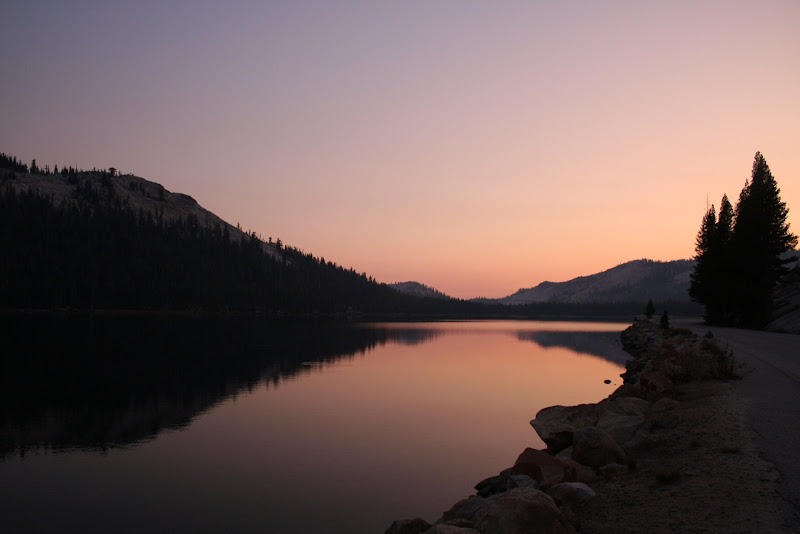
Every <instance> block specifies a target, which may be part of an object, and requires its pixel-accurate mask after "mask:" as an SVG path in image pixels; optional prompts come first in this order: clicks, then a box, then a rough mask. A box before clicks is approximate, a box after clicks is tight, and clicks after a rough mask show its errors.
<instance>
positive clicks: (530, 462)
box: [511, 447, 575, 489]
mask: <svg viewBox="0 0 800 534" xmlns="http://www.w3.org/2000/svg"><path fill="white" fill-rule="evenodd" d="M511 474H512V475H528V476H529V477H531V478H532V479H534V480H535V481H536V482H538V483H539V486H540V487H541V488H545V489H546V488H549V487H550V486H552V485H553V484H558V483H559V482H566V481H572V480H575V473H574V471H573V469H572V468H571V467H570V466H569V465H567V464H566V463H564V462H562V461H561V460H559V459H558V458H555V457H553V456H551V455H549V454H548V453H546V452H545V451H539V450H536V449H531V448H530V447H529V448H527V449H525V450H524V451H523V452H522V454H520V455H519V458H517V461H516V462H515V463H514V467H513V468H511Z"/></svg>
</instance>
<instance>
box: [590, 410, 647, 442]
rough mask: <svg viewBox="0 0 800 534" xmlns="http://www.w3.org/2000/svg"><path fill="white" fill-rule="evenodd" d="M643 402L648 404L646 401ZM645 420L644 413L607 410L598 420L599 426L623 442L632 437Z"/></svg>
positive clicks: (617, 440)
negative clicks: (633, 413)
mask: <svg viewBox="0 0 800 534" xmlns="http://www.w3.org/2000/svg"><path fill="white" fill-rule="evenodd" d="M637 400H641V399H637ZM642 402H644V403H645V404H647V402H646V401H642ZM644 422H645V417H644V416H643V415H626V414H622V413H614V412H605V413H604V414H602V415H601V416H600V419H598V420H597V427H598V428H600V429H602V430H604V431H606V432H607V433H608V434H609V435H610V436H611V437H612V438H614V441H616V442H617V443H619V444H622V443H625V442H626V441H628V440H629V439H631V438H632V437H633V436H634V434H636V431H637V430H639V428H640V427H641V426H642V425H643V424H644Z"/></svg>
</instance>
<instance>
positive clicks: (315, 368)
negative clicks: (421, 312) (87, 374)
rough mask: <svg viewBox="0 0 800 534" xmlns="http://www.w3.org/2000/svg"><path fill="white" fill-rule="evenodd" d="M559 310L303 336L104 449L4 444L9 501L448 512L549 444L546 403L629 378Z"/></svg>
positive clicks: (141, 518) (243, 520)
mask: <svg viewBox="0 0 800 534" xmlns="http://www.w3.org/2000/svg"><path fill="white" fill-rule="evenodd" d="M585 324H586V323H573V324H572V327H573V328H582V327H584V325H585ZM588 324H589V325H593V326H590V328H591V329H593V330H594V331H602V330H603V329H605V331H606V332H612V331H614V330H615V331H616V332H619V330H621V329H622V328H623V327H624V325H615V326H608V325H596V324H593V323H588ZM553 325H554V323H522V322H511V321H496V322H459V323H421V324H407V323H399V324H391V325H389V324H380V325H368V326H363V325H359V326H357V327H355V330H360V329H365V330H377V332H378V335H375V332H372V333H371V334H370V333H369V332H362V334H365V337H364V338H363V339H366V340H368V341H369V342H368V343H367V344H366V346H362V347H361V348H356V349H355V350H353V349H351V352H350V353H353V352H355V353H357V354H359V355H358V356H356V357H351V358H345V359H336V358H334V357H332V356H331V354H330V353H327V355H326V353H325V351H322V352H315V351H313V350H305V349H304V354H303V357H302V358H298V359H297V363H296V365H294V366H291V365H290V366H289V367H288V368H289V369H292V368H296V369H303V370H305V371H300V374H297V372H292V373H291V374H290V375H289V376H291V377H293V378H292V379H291V380H288V381H285V380H284V381H278V382H277V383H276V382H275V381H271V380H259V379H257V378H256V379H251V378H247V377H248V375H247V374H246V373H244V374H240V375H237V373H239V371H233V370H228V371H227V372H228V375H227V376H226V377H223V380H222V382H220V383H226V384H230V388H229V389H228V390H227V391H228V392H232V391H238V393H237V394H236V395H232V394H231V393H224V392H223V391H218V392H217V393H222V394H223V396H222V397H215V393H214V392H213V391H211V390H207V391H205V393H202V394H201V393H197V394H196V395H197V398H207V399H214V398H217V399H218V400H216V401H215V402H211V403H210V404H208V403H207V404H203V403H202V402H196V403H195V404H196V406H197V409H198V410H201V411H200V412H198V413H195V414H194V415H190V416H189V417H190V418H192V417H193V419H192V420H191V423H190V424H189V425H188V426H187V427H186V428H184V429H181V430H176V431H168V432H161V433H160V434H159V435H158V436H157V437H156V439H153V440H151V441H148V442H144V443H141V444H140V445H138V446H135V447H129V448H126V449H111V450H109V451H108V452H107V453H106V454H103V455H101V454H97V453H94V452H70V453H60V454H52V453H51V454H47V455H45V454H41V453H34V454H28V455H26V456H25V458H24V459H20V458H19V457H18V456H17V457H13V456H12V457H8V458H6V460H4V461H3V462H2V463H0V478H2V479H3V481H4V484H3V485H2V489H0V499H2V501H3V502H4V503H5V505H6V506H5V507H6V510H8V511H10V512H9V513H6V514H5V515H6V517H7V518H8V521H9V522H10V523H11V525H12V526H13V527H14V528H13V529H12V530H14V531H18V530H19V531H24V529H22V526H23V525H24V524H28V525H29V526H30V527H31V529H32V530H37V529H38V530H47V529H49V528H54V525H59V526H60V527H61V528H64V527H66V529H67V530H73V529H78V530H86V531H91V530H97V531H100V530H115V531H125V530H126V529H128V530H129V531H141V530H153V526H154V525H159V526H162V527H163V530H170V531H197V532H202V531H209V532H210V531H249V530H259V531H267V532H374V531H378V532H380V531H382V530H383V529H385V528H386V527H387V526H388V525H389V523H390V522H391V520H392V519H396V518H402V517H413V516H418V515H421V516H422V517H425V518H426V519H428V520H429V521H430V520H435V519H436V518H437V517H438V516H439V515H440V514H441V512H442V511H444V510H445V509H447V508H448V507H449V506H450V505H451V504H452V503H453V502H455V501H456V500H458V499H460V498H462V497H465V496H467V495H469V494H471V493H473V490H472V486H473V485H474V484H475V483H476V482H478V481H479V480H480V479H482V478H484V477H486V476H490V475H493V474H496V473H497V472H499V471H500V470H501V469H503V468H505V467H507V466H509V465H510V464H511V463H513V461H514V459H515V458H516V456H517V455H518V454H519V452H521V451H522V450H523V449H524V448H525V447H527V446H534V447H540V446H542V443H541V441H540V440H539V439H538V437H537V436H536V434H535V432H534V431H533V430H532V428H531V427H530V426H529V424H528V422H529V420H530V419H532V418H533V417H534V416H535V414H536V412H537V411H538V410H540V409H541V408H543V407H545V406H549V405H553V404H577V403H581V402H592V401H596V400H599V399H600V398H603V397H605V396H606V395H608V394H609V393H611V391H612V390H613V387H614V386H613V385H611V386H609V385H605V384H603V380H604V379H607V378H608V379H612V380H613V381H615V382H619V379H618V376H619V373H620V372H621V371H622V368H621V367H620V366H618V365H615V364H613V363H611V362H609V361H607V360H605V359H602V358H594V357H587V356H586V355H584V354H579V353H578V352H576V351H575V350H572V349H570V348H567V347H570V346H571V345H570V343H572V340H571V338H568V337H567V338H564V337H563V336H566V335H567V333H568V328H567V326H569V325H568V324H566V323H558V325H559V326H556V327H554V326H553ZM554 333H555V334H557V335H556V337H555V338H553V337H552V336H553V335H554ZM325 335H328V334H325ZM331 335H332V336H333V338H332V339H336V340H338V342H339V343H340V346H342V347H344V346H345V345H346V343H344V341H343V338H342V337H341V336H340V334H336V333H334V334H331ZM529 336H530V337H529ZM537 336H539V337H537ZM542 336H544V338H546V339H545V340H544V341H542V339H543V337H542ZM348 339H350V338H348ZM359 339H361V338H359ZM531 341H535V343H532V342H531ZM584 343H588V341H587V339H585V338H580V344H581V346H583V344H584ZM545 347H546V348H545ZM583 352H589V351H588V350H586V351H583ZM600 352H602V350H601V351H600ZM311 354H317V355H318V356H319V357H318V358H316V359H315V358H314V357H309V355H311ZM320 361H324V362H327V363H325V364H324V365H322V366H320V365H319V364H318V363H316V362H320ZM304 362H305V363H311V365H303V363H304ZM262 378H263V377H262ZM238 380H245V383H244V384H241V383H240V385H239V386H236V384H237V381H238ZM265 381H266V382H267V383H268V385H267V384H265V383H264V382H265ZM216 384H217V385H216V386H212V387H219V386H218V383H216ZM259 384H261V385H259ZM162 397H164V398H163V401H162V405H163V407H164V409H167V407H168V406H174V403H173V404H172V405H170V403H169V399H168V396H166V395H162ZM172 400H173V401H174V400H175V399H172ZM153 406H155V410H156V412H155V413H156V415H158V406H159V405H158V403H155V404H154V405H153ZM149 415H150V416H152V414H149ZM128 417H130V418H135V416H134V415H130V416H128ZM45 488H46V489H45ZM42 510H47V514H44V513H42V512H41V511H42ZM99 525H102V528H100V527H99ZM17 527H20V528H19V529H18V528H17ZM156 530H158V528H156Z"/></svg>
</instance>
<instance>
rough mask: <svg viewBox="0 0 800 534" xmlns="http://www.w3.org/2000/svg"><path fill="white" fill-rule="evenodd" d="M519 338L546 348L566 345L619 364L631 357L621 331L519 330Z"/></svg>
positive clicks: (582, 352) (576, 350)
mask: <svg viewBox="0 0 800 534" xmlns="http://www.w3.org/2000/svg"><path fill="white" fill-rule="evenodd" d="M517 338H519V339H520V340H522V341H533V342H534V343H536V344H537V345H539V346H541V347H545V348H549V347H564V348H567V349H571V350H574V351H575V352H579V353H581V354H588V355H590V356H597V357H598V358H603V359H604V360H608V361H610V362H612V363H616V364H619V365H625V362H626V361H628V360H629V359H630V358H631V356H630V354H628V353H627V352H625V351H624V350H622V343H621V342H620V339H619V332H570V331H540V332H517Z"/></svg>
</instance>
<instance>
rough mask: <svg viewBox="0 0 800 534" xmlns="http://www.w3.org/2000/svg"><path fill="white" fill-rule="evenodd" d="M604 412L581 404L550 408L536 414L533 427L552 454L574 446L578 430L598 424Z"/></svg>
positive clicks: (598, 407)
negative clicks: (573, 438) (574, 438)
mask: <svg viewBox="0 0 800 534" xmlns="http://www.w3.org/2000/svg"><path fill="white" fill-rule="evenodd" d="M601 411H602V408H600V406H599V405H597V404H579V405H578V406H550V407H549V408H544V409H542V410H540V411H539V413H537V414H536V418H535V419H534V420H533V421H531V426H532V427H533V429H534V430H536V433H537V434H539V437H540V438H542V441H544V442H545V444H546V445H547V450H548V451H549V452H551V453H552V454H556V453H557V452H559V451H561V450H563V449H566V448H567V447H569V446H570V445H572V436H573V433H574V432H575V430H576V429H578V428H582V427H585V426H594V425H595V424H597V418H598V416H599V414H600V412H601Z"/></svg>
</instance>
